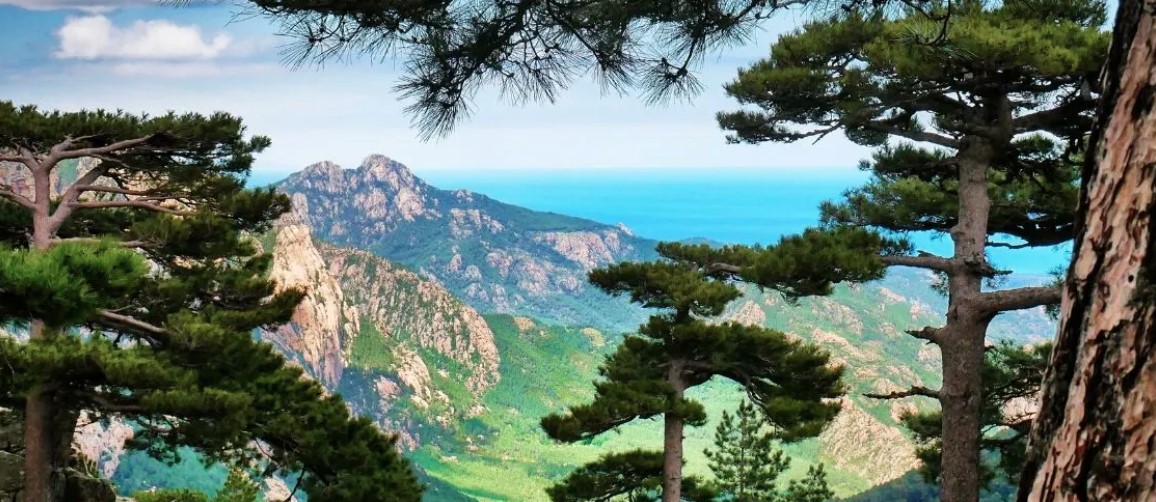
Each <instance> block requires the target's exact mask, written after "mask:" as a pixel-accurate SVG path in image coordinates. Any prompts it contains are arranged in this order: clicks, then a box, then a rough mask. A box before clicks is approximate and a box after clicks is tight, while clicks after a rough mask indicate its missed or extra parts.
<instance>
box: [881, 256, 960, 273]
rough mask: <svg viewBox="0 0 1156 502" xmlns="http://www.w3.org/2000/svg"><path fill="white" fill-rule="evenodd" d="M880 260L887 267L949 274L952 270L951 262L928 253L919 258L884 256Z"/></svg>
mask: <svg viewBox="0 0 1156 502" xmlns="http://www.w3.org/2000/svg"><path fill="white" fill-rule="evenodd" d="M880 259H881V260H883V263H884V264H887V265H897V266H904V267H915V268H923V269H927V270H938V271H940V272H950V271H951V269H952V266H951V260H949V259H947V258H943V257H940V256H935V255H932V254H930V253H924V254H921V255H920V256H908V255H885V256H881V257H880Z"/></svg>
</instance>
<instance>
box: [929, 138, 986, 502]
mask: <svg viewBox="0 0 1156 502" xmlns="http://www.w3.org/2000/svg"><path fill="white" fill-rule="evenodd" d="M990 152H991V150H990V148H989V147H988V146H987V145H986V144H984V143H981V142H978V141H974V140H972V141H969V142H968V144H967V145H966V146H964V147H963V148H961V149H960V153H959V156H958V159H959V221H958V223H956V225H955V226H954V227H953V228H952V229H951V239H952V241H953V243H954V244H955V246H954V247H955V249H954V256H953V257H952V261H953V262H954V263H953V270H952V271H951V273H950V274H949V277H948V288H949V295H948V307H947V323H946V324H945V325H944V327H943V329H942V330H940V332H939V336H938V338H939V348H940V353H941V354H942V355H943V388H942V389H940V399H939V401H940V405H941V406H942V409H943V414H942V417H943V418H942V420H943V421H942V427H943V429H942V430H943V453H942V469H941V471H940V498H941V500H942V501H943V502H976V501H977V500H979V490H980V481H979V461H980V455H979V449H980V441H979V439H980V438H979V435H980V426H981V424H980V412H981V410H980V400H981V397H982V394H983V375H982V374H981V373H980V371H981V369H982V368H983V352H984V340H985V338H986V334H987V324H988V322H989V321H990V320H991V317H990V316H988V315H986V314H984V313H982V312H980V306H979V300H980V295H981V288H980V286H981V282H982V280H983V277H982V275H981V274H980V272H979V271H980V269H981V268H982V267H983V266H984V265H986V263H987V262H986V258H985V254H984V251H985V250H986V247H987V226H988V221H987V220H988V215H989V213H990V212H991V199H990V197H989V195H988V193H987V171H988V160H989V159H990V157H991V155H990Z"/></svg>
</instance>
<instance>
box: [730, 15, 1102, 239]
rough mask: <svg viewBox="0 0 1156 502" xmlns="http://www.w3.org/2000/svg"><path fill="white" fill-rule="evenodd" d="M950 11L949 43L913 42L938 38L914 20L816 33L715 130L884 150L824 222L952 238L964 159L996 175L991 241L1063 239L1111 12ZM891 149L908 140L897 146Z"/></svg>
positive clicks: (754, 80)
mask: <svg viewBox="0 0 1156 502" xmlns="http://www.w3.org/2000/svg"><path fill="white" fill-rule="evenodd" d="M952 8H953V10H952V12H951V22H950V23H949V25H948V31H947V35H946V38H945V40H944V42H943V43H941V44H913V43H910V37H911V34H912V33H921V32H926V31H929V30H935V29H938V26H937V25H935V24H933V23H931V22H930V21H929V20H928V19H927V17H926V16H923V15H921V14H916V13H910V14H908V15H905V16H902V17H897V18H896V17H887V16H884V15H881V14H874V15H866V14H859V13H852V14H851V15H847V16H841V17H838V18H831V19H825V20H820V21H815V22H811V23H808V24H807V25H806V26H804V27H803V28H802V29H800V30H798V31H796V32H794V33H791V34H788V35H785V36H783V37H782V38H780V39H779V40H778V42H776V43H775V45H774V46H773V48H772V50H771V56H770V57H769V58H767V59H764V60H761V61H759V62H757V63H755V64H753V65H751V66H750V67H749V68H746V69H742V70H740V71H739V75H738V78H737V79H736V80H735V81H734V82H732V83H730V84H728V85H727V86H726V90H727V93H728V94H730V95H731V96H732V97H734V98H735V99H736V100H737V101H738V102H739V103H740V104H743V105H747V106H748V108H747V109H744V110H740V111H735V112H723V113H719V115H718V121H719V124H720V125H721V126H722V128H723V129H725V130H728V131H730V132H731V135H730V136H728V139H729V140H730V141H732V142H744V143H761V142H767V141H772V142H793V141H797V140H800V139H804V138H812V137H815V138H822V137H823V136H825V135H826V134H828V133H831V132H834V131H842V132H844V133H845V134H846V135H847V137H848V138H849V139H851V140H852V141H854V142H856V143H859V144H861V145H865V146H876V147H880V149H879V150H878V151H877V152H876V153H875V155H874V158H873V159H872V160H871V161H865V162H864V163H863V166H862V167H863V168H864V169H867V170H870V171H871V172H872V174H873V178H872V180H871V181H870V182H869V183H868V184H867V185H866V186H864V187H862V188H858V189H854V190H851V191H849V192H848V193H847V194H846V199H845V201H843V202H839V203H827V204H824V206H823V217H824V219H825V221H826V222H827V223H834V224H852V225H866V226H874V227H879V228H882V229H887V230H895V231H913V230H931V231H947V230H949V229H950V228H951V227H952V226H953V225H955V224H956V222H957V220H958V211H959V209H958V208H959V202H958V194H957V188H958V180H959V174H958V169H957V163H958V162H959V161H960V157H959V156H960V155H961V154H962V155H967V156H973V157H974V156H978V157H983V158H981V159H980V160H983V161H987V162H990V164H991V166H992V167H993V173H992V174H991V175H990V176H989V179H988V186H989V192H990V193H991V198H992V200H993V201H995V203H994V204H993V208H992V214H991V216H990V230H991V232H992V233H997V234H1006V235H1010V236H1013V237H1016V238H1018V239H1020V240H1023V241H1025V243H1026V244H1028V245H1054V244H1058V243H1062V242H1065V241H1067V240H1069V239H1070V238H1071V235H1072V217H1073V212H1074V211H1075V201H1076V195H1077V183H1076V182H1077V180H1078V169H1077V163H1076V162H1074V161H1073V159H1072V158H1071V154H1072V153H1073V152H1075V151H1076V150H1077V149H1078V145H1079V144H1081V143H1082V141H1083V139H1084V137H1085V136H1086V135H1087V134H1088V131H1089V130H1090V129H1091V120H1092V115H1091V113H1092V108H1093V105H1094V103H1095V100H1094V96H1093V95H1092V92H1091V91H1092V85H1093V83H1094V81H1095V77H1096V75H1097V74H1098V72H1099V69H1100V67H1101V66H1102V64H1103V61H1104V56H1105V54H1106V53H1107V44H1108V36H1107V34H1106V33H1104V32H1101V31H1100V30H1099V26H1100V25H1101V24H1102V23H1103V21H1104V17H1105V10H1104V9H1105V7H1104V4H1103V3H1102V2H1098V1H1095V0H1029V1H1015V2H1007V3H995V4H993V3H986V2H975V1H968V2H963V3H954V4H953V7H952ZM896 139H898V140H901V141H906V142H900V143H889V140H896ZM916 144H923V145H928V146H926V147H924V146H917V145H916ZM981 146H982V148H981ZM981 149H982V150H984V151H982V152H980V151H978V150H981ZM1008 245H1011V244H1008Z"/></svg>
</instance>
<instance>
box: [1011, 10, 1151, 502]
mask: <svg viewBox="0 0 1156 502" xmlns="http://www.w3.org/2000/svg"><path fill="white" fill-rule="evenodd" d="M1154 82H1156V12H1154V11H1153V9H1152V4H1151V2H1142V1H1137V0H1123V1H1121V2H1120V3H1119V7H1118V8H1117V13H1116V22H1115V30H1114V32H1113V38H1112V50H1111V53H1110V54H1109V56H1108V60H1107V64H1106V65H1105V68H1104V78H1103V81H1102V86H1103V96H1104V99H1103V100H1102V102H1101V105H1100V108H1099V110H1098V116H1097V117H1098V118H1097V127H1096V130H1095V132H1094V134H1093V135H1092V141H1091V142H1090V146H1089V149H1088V155H1086V161H1085V164H1084V166H1083V167H1084V174H1083V176H1082V181H1083V186H1082V188H1081V190H1080V213H1079V217H1078V219H1077V227H1076V230H1077V237H1076V245H1075V251H1074V253H1073V257H1072V258H1073V259H1072V263H1071V266H1070V268H1069V269H1068V279H1069V280H1068V282H1067V283H1066V284H1065V285H1064V300H1063V308H1062V314H1061V319H1060V331H1059V336H1058V337H1057V339H1056V346H1055V349H1054V350H1053V351H1052V358H1051V363H1050V366H1049V369H1048V373H1047V377H1046V378H1045V379H1044V386H1043V392H1042V397H1041V407H1040V414H1039V417H1038V419H1037V421H1036V425H1035V427H1034V428H1033V429H1032V434H1031V443H1030V445H1029V446H1030V448H1029V454H1028V461H1027V462H1026V466H1025V469H1024V473H1023V478H1022V480H1021V484H1020V493H1019V500H1021V501H1028V500H1030V501H1041V502H1042V501H1065V502H1066V501H1084V500H1097V501H1105V502H1117V501H1119V502H1123V501H1132V500H1156V452H1154V451H1153V445H1156V418H1154V417H1156V290H1154V289H1153V288H1156V274H1154V273H1153V271H1154V270H1156V268H1154V266H1156V265H1154V264H1156V248H1154V246H1153V243H1154V242H1156V240H1154V237H1153V236H1154V235H1156V234H1154V232H1153V229H1154V226H1153V225H1154V224H1156V169H1153V167H1154V166H1156V106H1154V104H1156V101H1154V100H1153V96H1156V86H1154V84H1153V83H1154Z"/></svg>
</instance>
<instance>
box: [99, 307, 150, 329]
mask: <svg viewBox="0 0 1156 502" xmlns="http://www.w3.org/2000/svg"><path fill="white" fill-rule="evenodd" d="M98 315H99V316H100V318H101V319H104V320H106V321H109V322H111V323H113V324H117V325H121V326H126V327H129V328H133V329H136V330H139V331H144V332H146V333H152V334H154V335H163V334H165V333H166V331H165V329H164V328H162V327H160V326H157V325H155V324H151V323H148V322H145V321H142V320H140V319H137V318H135V317H130V316H126V315H124V314H117V313H116V312H112V311H109V310H102V311H100V312H99V313H98Z"/></svg>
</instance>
